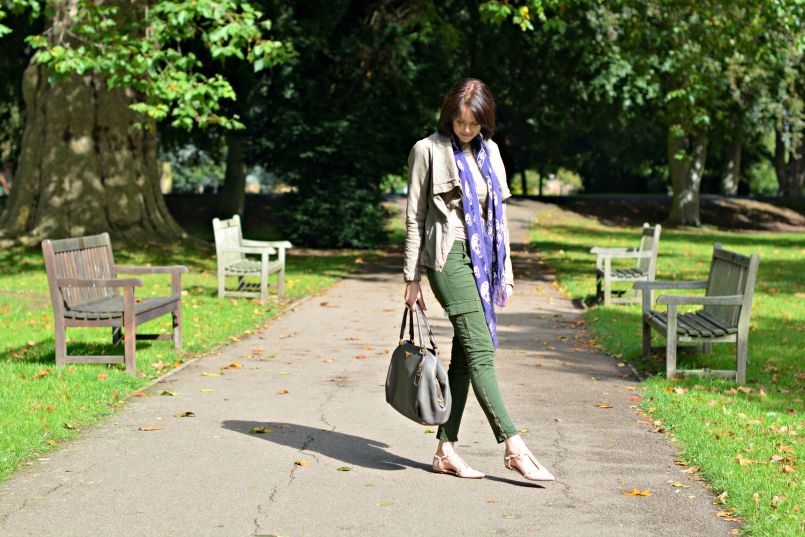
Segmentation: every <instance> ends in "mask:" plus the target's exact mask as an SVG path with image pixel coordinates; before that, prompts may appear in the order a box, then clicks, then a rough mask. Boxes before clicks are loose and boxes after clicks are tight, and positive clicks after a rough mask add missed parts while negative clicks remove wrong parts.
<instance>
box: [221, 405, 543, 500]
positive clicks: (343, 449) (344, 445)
mask: <svg viewBox="0 0 805 537" xmlns="http://www.w3.org/2000/svg"><path fill="white" fill-rule="evenodd" d="M221 426H222V427H223V428H224V429H228V430H230V431H234V432H238V433H241V434H246V435H249V436H253V437H258V438H260V439H262V440H268V441H269V442H274V443H276V444H280V445H283V446H287V447H290V448H294V449H297V450H299V451H307V452H315V453H320V454H321V455H324V456H326V457H329V458H331V459H335V460H339V461H342V462H344V463H346V464H352V465H355V466H361V467H363V468H370V469H373V470H385V471H392V470H405V469H406V468H413V469H415V470H421V471H424V472H432V469H431V466H430V465H429V464H424V463H422V462H418V461H413V460H411V459H407V458H405V457H400V456H399V455H394V454H393V453H389V452H388V451H387V450H386V448H388V447H389V445H388V444H385V443H383V442H379V441H377V440H372V439H369V438H364V437H362V436H354V435H351V434H346V433H341V432H338V431H330V430H327V429H318V428H315V427H309V426H307V425H298V424H295V423H277V422H260V421H244V420H225V421H224V422H222V423H221ZM255 427H267V428H268V430H270V431H271V432H270V433H263V434H254V433H252V432H251V431H252V429H253V428H255ZM501 463H502V461H501ZM486 479H488V480H490V481H498V482H501V483H508V484H510V485H516V486H521V487H536V488H544V487H542V486H541V485H538V484H536V483H527V482H522V481H516V480H513V479H507V478H505V477H497V476H491V475H487V476H486Z"/></svg>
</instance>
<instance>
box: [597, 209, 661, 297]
mask: <svg viewBox="0 0 805 537" xmlns="http://www.w3.org/2000/svg"><path fill="white" fill-rule="evenodd" d="M660 231H662V226H660V225H659V224H657V225H656V226H653V227H652V226H649V225H648V224H643V235H642V237H641V238H640V245H639V246H638V247H637V248H636V249H635V248H605V247H600V246H596V247H595V248H592V249H591V250H590V253H591V254H595V298H596V300H598V301H599V302H600V301H601V299H602V298H603V302H604V306H609V305H610V304H613V303H629V302H639V301H640V298H639V297H638V296H637V291H635V295H634V297H625V298H624V297H622V295H624V294H625V293H626V291H625V290H613V289H612V284H613V283H615V282H636V281H653V280H654V276H655V275H656V274H657V249H658V247H659V244H660ZM613 259H634V260H635V266H634V267H632V268H615V267H613V266H612V260H613ZM612 295H617V296H616V297H615V298H613V296H612ZM649 298H650V297H649Z"/></svg>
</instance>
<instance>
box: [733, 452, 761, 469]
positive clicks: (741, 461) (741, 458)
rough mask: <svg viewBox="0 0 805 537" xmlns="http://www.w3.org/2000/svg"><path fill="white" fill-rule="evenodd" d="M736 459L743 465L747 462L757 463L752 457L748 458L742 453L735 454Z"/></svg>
mask: <svg viewBox="0 0 805 537" xmlns="http://www.w3.org/2000/svg"><path fill="white" fill-rule="evenodd" d="M735 460H737V461H738V464H740V465H741V466H746V465H747V464H757V461H753V460H752V459H747V458H746V457H744V456H743V455H741V454H740V453H739V454H737V455H735Z"/></svg>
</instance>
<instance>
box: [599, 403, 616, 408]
mask: <svg viewBox="0 0 805 537" xmlns="http://www.w3.org/2000/svg"><path fill="white" fill-rule="evenodd" d="M595 408H613V407H612V405H610V404H609V403H598V404H597V405H595Z"/></svg>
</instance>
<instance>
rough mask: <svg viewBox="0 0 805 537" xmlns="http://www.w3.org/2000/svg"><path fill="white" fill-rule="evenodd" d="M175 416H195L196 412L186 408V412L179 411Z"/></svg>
mask: <svg viewBox="0 0 805 537" xmlns="http://www.w3.org/2000/svg"><path fill="white" fill-rule="evenodd" d="M174 416H176V417H177V418H194V417H195V416H196V414H195V413H194V412H192V411H190V410H185V411H184V412H177V413H176V414H174Z"/></svg>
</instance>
